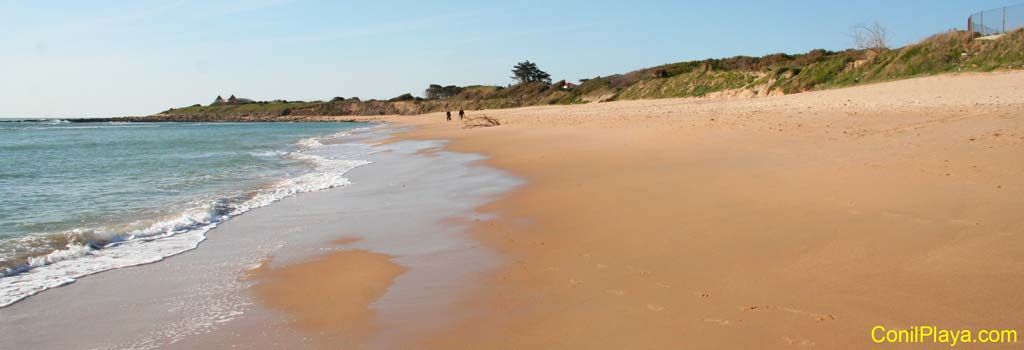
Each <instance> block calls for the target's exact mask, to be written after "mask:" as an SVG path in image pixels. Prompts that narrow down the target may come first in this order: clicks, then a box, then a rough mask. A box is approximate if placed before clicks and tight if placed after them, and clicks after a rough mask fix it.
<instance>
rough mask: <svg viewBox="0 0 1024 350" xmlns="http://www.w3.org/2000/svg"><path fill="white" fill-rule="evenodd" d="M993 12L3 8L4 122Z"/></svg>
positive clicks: (64, 4) (785, 45)
mask: <svg viewBox="0 0 1024 350" xmlns="http://www.w3.org/2000/svg"><path fill="white" fill-rule="evenodd" d="M1005 5H1007V2H1006V1H988V0H929V1H926V0H858V1H805V0H786V1H753V0H732V1H679V0H677V1H644V0H631V1H621V0H619V1H601V0H589V1H552V0H549V1H515V2H511V1H359V2H348V1H304V0H252V1H239V0H207V1H198V0H193V1H189V0H165V1H150V0H136V1H107V0H94V1H62V0H48V1H23V0H0V117H61V118H69V117H97V116H127V115H131V116H137V115H148V114H153V113H157V112H160V111H162V110H166V109H168V108H171V107H181V106H188V105H192V104H197V103H200V104H208V103H210V102H212V101H213V99H214V98H215V97H216V96H217V95H223V96H224V97H225V98H226V97H228V96H229V95H231V94H234V95H236V96H238V97H247V98H252V99H257V100H273V99H287V100H307V101H308V100H327V99H330V98H332V97H335V96H342V97H352V96H358V97H360V98H362V99H364V100H365V99H370V98H377V99H387V98H391V97H394V96H398V95H401V94H403V93H407V92H409V93H413V94H414V95H420V96H422V94H423V90H424V89H425V88H426V87H427V86H428V85H429V84H443V85H449V84H455V85H474V84H496V85H506V84H509V83H511V82H512V81H511V79H510V78H509V76H510V75H511V73H510V69H511V68H512V66H513V65H514V64H515V63H516V62H519V61H523V60H530V61H533V62H536V63H537V64H538V65H539V66H540V68H541V69H543V70H545V71H547V72H548V73H550V74H551V76H552V78H553V79H554V80H561V79H566V80H568V81H576V80H578V79H580V78H591V77H595V76H603V75H610V74H616V73H625V72H628V71H632V70H636V69H640V68H645V67H651V66H656V65H659V64H664V63H671V62H679V61H686V60H696V59H704V58H721V57H731V56H736V55H758V56H759V55H764V54H769V53H776V52H785V53H802V52H807V51H809V50H811V49H815V48H824V49H830V50H841V49H845V48H848V47H850V46H851V45H852V43H851V39H850V37H849V33H850V28H851V27H852V26H854V25H857V24H869V23H873V22H876V21H877V22H879V23H881V24H883V25H884V26H886V27H887V28H888V29H889V31H890V33H891V34H890V35H891V44H892V45H894V46H902V45H905V44H908V43H913V42H916V41H918V40H921V39H924V38H926V37H928V36H930V35H931V34H934V33H937V32H941V31H946V30H949V29H953V28H959V29H963V28H964V27H966V22H967V16H968V15H970V14H971V13H974V12H977V11H981V10H985V9H990V8H996V7H1001V6H1005Z"/></svg>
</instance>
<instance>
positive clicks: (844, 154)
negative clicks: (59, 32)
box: [373, 72, 1024, 349]
mask: <svg viewBox="0 0 1024 350" xmlns="http://www.w3.org/2000/svg"><path fill="white" fill-rule="evenodd" d="M483 115H486V116H488V117H492V118H497V119H499V120H500V121H501V123H502V125H500V126H494V127H467V125H466V124H463V123H459V122H444V118H443V115H442V114H433V115H425V116H415V117H385V118H373V119H375V120H386V121H391V122H396V123H400V124H407V125H415V126H416V127H417V129H416V130H415V131H413V132H409V133H404V134H400V135H399V137H400V138H402V139H447V140H451V143H450V144H448V145H446V149H449V150H454V151H458V152H471V153H480V154H484V155H487V156H489V157H490V159H489V160H487V161H486V164H488V165H491V166H495V167H498V168H500V169H504V170H507V171H509V172H511V173H513V174H515V175H517V176H520V177H522V178H524V179H526V181H527V185H526V186H524V187H523V188H521V189H520V190H517V191H515V192H513V193H512V194H510V195H508V196H505V197H503V198H502V199H500V200H498V201H496V202H493V203H491V204H489V205H486V206H484V207H483V208H481V209H480V210H482V211H483V212H486V213H493V214H496V215H498V217H499V219H497V220H495V221H490V222H486V223H481V224H479V225H476V226H474V228H473V231H474V232H475V233H474V236H473V237H474V238H476V239H478V240H480V241H482V242H484V243H485V245H486V246H487V247H490V248H491V249H493V250H495V251H497V252H499V253H501V254H502V255H504V256H505V257H506V264H504V265H503V266H502V267H500V268H498V269H496V270H495V271H493V272H492V273H490V274H488V275H486V276H485V277H482V278H480V279H479V280H476V281H473V285H474V286H473V287H471V288H472V291H473V292H472V293H471V294H470V296H469V297H467V298H464V299H462V301H461V302H459V304H458V307H457V308H455V309H453V310H474V311H476V312H477V314H476V315H475V316H473V317H470V318H467V319H466V320H464V321H463V322H459V323H456V324H453V325H451V326H449V327H445V328H444V329H441V330H439V331H437V332H432V333H431V334H426V335H419V336H416V337H406V338H404V339H403V347H404V348H431V349H583V348H586V349H623V348H645V349H674V348H680V347H694V348H719V349H741V348H778V349H782V348H808V347H815V348H827V349H864V348H894V347H905V346H922V348H937V347H944V346H947V345H943V344H939V345H934V344H924V345H920V344H903V345H900V344H883V345H878V344H874V343H872V340H871V337H870V334H871V333H870V331H871V327H873V326H875V325H882V326H885V327H887V328H907V327H910V326H914V325H936V326H940V327H950V328H966V329H974V330H978V329H982V328H1014V327H1019V320H1020V319H1021V318H1022V317H1024V300H1022V299H1021V298H1019V290H1020V289H1021V287H1024V282H1022V281H1024V279H1022V277H1024V215H1021V214H1020V213H1021V212H1022V210H1024V161H1022V159H1024V72H1012V73H993V74H970V75H945V76H936V77H925V78H919V79H912V80H904V81H897V82H891V83H883V84H875V85H868V86H861V87H855V88H848V89H839V90H829V91H820V92H811V93H804V94H797V95H789V96H781V97H769V98H760V99H736V100H702V99H676V100H656V101H625V102H614V103H601V104H589V105H580V106H550V107H531V108H520V109H512V110H497V111H470V112H469V117H479V116H483ZM422 321H423V322H429V320H428V319H422ZM974 345H975V346H972V348H973V347H977V348H992V346H995V347H999V345H991V344H990V346H977V345H980V344H974ZM1002 346H1003V347H1005V346H1015V345H1007V344H1002Z"/></svg>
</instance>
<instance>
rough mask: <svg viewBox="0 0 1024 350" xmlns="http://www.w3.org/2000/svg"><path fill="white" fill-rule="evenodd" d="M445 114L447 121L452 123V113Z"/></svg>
mask: <svg viewBox="0 0 1024 350" xmlns="http://www.w3.org/2000/svg"><path fill="white" fill-rule="evenodd" d="M445 114H446V116H447V117H448V121H452V111H448V112H445Z"/></svg>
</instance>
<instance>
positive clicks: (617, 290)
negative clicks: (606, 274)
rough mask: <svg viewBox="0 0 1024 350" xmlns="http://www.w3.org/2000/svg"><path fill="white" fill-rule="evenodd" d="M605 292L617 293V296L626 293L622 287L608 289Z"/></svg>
mask: <svg viewBox="0 0 1024 350" xmlns="http://www.w3.org/2000/svg"><path fill="white" fill-rule="evenodd" d="M605 292H607V293H608V294H612V295H619V296H622V295H626V291H624V290H622V289H609V290H606V291H605Z"/></svg>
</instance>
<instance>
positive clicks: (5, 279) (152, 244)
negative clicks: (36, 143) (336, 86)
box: [0, 132, 370, 307]
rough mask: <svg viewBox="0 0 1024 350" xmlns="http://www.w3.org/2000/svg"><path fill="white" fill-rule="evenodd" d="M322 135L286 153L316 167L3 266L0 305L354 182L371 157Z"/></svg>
mask: <svg viewBox="0 0 1024 350" xmlns="http://www.w3.org/2000/svg"><path fill="white" fill-rule="evenodd" d="M346 135H349V133H348V132H342V133H338V134H335V135H332V136H330V137H342V136H346ZM320 140H321V138H308V139H304V140H302V141H299V142H298V143H297V144H298V146H299V147H300V150H299V151H295V152H291V153H286V154H284V155H285V156H288V157H291V158H294V159H298V160H303V161H306V162H309V163H311V164H312V165H314V168H315V169H314V171H311V172H309V173H305V174H302V175H299V176H295V177H292V178H289V179H284V180H281V181H278V182H277V183H274V184H271V185H270V186H268V187H266V188H263V189H261V190H258V191H256V193H255V194H254V195H253V196H251V197H250V198H249V199H247V200H244V201H242V202H240V203H225V202H223V201H207V202H205V203H197V205H196V206H195V207H193V208H192V209H189V210H186V211H184V212H183V213H181V214H179V215H177V216H173V217H168V218H164V219H162V220H155V221H153V222H151V223H136V224H135V225H130V226H134V227H139V228H136V229H133V230H130V231H128V232H122V233H115V232H111V231H110V230H106V229H104V230H92V231H90V233H91V234H92V236H93V237H98V238H100V239H102V240H103V244H102V246H95V245H94V244H89V243H71V244H68V245H67V246H66V247H65V248H64V249H60V250H56V251H53V252H51V253H49V254H47V255H44V256H39V257H33V258H30V259H29V260H28V263H27V264H25V265H23V266H20V267H18V268H15V269H11V270H8V271H4V272H3V273H2V274H0V276H2V277H0V307H5V306H8V305H11V304H14V303H15V302H17V301H19V300H21V299H24V298H26V297H28V296H31V295H33V294H36V293H39V292H41V291H44V290H46V289H49V288H54V287H59V286H62V285H66V284H69V283H72V282H74V281H75V280H76V279H77V278H80V277H83V276H87V275H90V274H94V273H98V272H102V271H106V270H111V269H116V268H122V267H128V266H135V265H141V264H148V263H153V262H157V261H160V260H163V259H164V258H166V257H169V256H172V255H177V254H180V253H183V252H186V251H189V250H192V249H195V248H196V247H197V246H198V245H199V243H200V242H202V241H203V240H205V239H206V232H207V231H209V230H210V229H212V228H214V227H216V226H217V225H218V224H219V223H221V222H223V221H224V220H227V219H228V218H230V217H233V216H236V215H240V214H242V213H245V212H248V211H250V210H252V209H256V208H259V207H263V206H266V205H270V204H272V203H274V202H277V201H279V200H281V199H284V198H287V197H289V196H292V195H295V194H299V193H305V192H312V191H318V190H324V189H329V188H334V187H341V186H345V185H348V184H349V183H350V182H349V179H348V178H346V177H345V176H344V175H345V173H346V172H348V171H349V170H351V169H353V168H356V167H359V166H362V165H366V164H369V163H370V162H369V161H366V160H357V159H336V158H335V157H337V156H341V157H351V156H359V155H360V154H359V152H354V153H355V154H352V153H353V152H319V151H329V150H330V149H324V148H325V147H335V146H337V147H342V146H347V145H326V146H325V145H324V144H323V143H321V142H320ZM326 153H331V156H326V155H325V154H326ZM78 234H81V233H78Z"/></svg>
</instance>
